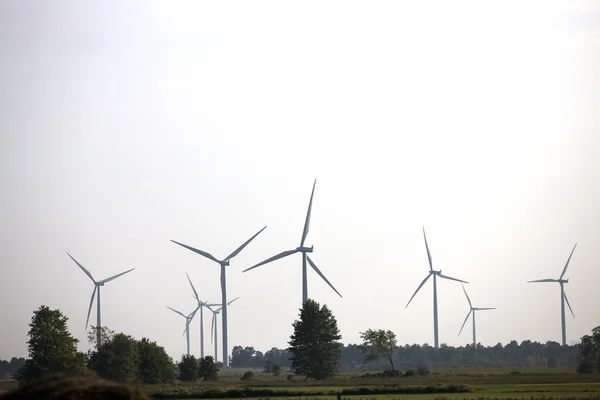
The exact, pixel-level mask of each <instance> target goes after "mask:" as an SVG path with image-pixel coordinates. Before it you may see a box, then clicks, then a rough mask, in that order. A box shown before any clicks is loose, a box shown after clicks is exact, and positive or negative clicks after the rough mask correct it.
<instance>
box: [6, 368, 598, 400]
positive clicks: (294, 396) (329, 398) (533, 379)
mask: <svg viewBox="0 0 600 400" xmlns="http://www.w3.org/2000/svg"><path fill="white" fill-rule="evenodd" d="M245 371H247V369H243V370H241V369H238V370H236V369H231V370H226V371H221V373H220V377H219V381H218V382H215V383H204V382H197V383H173V384H168V385H145V386H142V388H143V389H144V390H145V391H146V392H148V393H149V394H151V395H152V396H153V397H156V398H158V399H172V400H173V399H200V398H204V399H209V398H242V397H249V398H252V397H254V398H270V399H273V400H275V399H282V400H283V399H285V400H304V399H307V400H334V399H336V394H337V393H338V392H340V393H341V394H342V398H344V399H349V400H403V399H414V400H433V399H447V400H454V399H456V400H460V399H531V398H545V399H546V400H549V399H552V398H554V399H558V398H562V399H566V398H571V399H579V398H586V399H594V400H600V374H577V373H575V371H573V370H571V369H535V368H531V369H527V368H522V369H519V370H518V371H516V372H515V370H513V369H501V368H497V369H455V370H443V371H442V370H439V371H433V373H432V374H431V375H429V376H426V377H413V378H391V379H387V378H362V377H361V376H360V375H359V374H341V375H339V376H337V377H335V378H333V379H330V380H326V381H321V382H317V381H312V380H310V381H305V380H304V379H303V378H301V377H294V379H293V380H288V378H287V375H285V374H282V376H277V377H276V376H271V375H263V374H262V373H261V372H260V371H259V370H254V371H253V372H254V373H255V378H254V379H252V380H250V381H245V382H242V381H241V380H240V378H241V376H242V374H243V373H244V372H245ZM14 387H16V383H15V382H14V381H0V394H1V393H2V392H4V391H7V390H10V389H12V388H14Z"/></svg>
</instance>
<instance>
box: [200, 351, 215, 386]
mask: <svg viewBox="0 0 600 400" xmlns="http://www.w3.org/2000/svg"><path fill="white" fill-rule="evenodd" d="M198 377H199V378H202V379H204V380H205V381H216V380H217V379H219V368H218V367H217V365H216V364H215V359H214V358H213V357H212V356H206V357H204V358H201V359H200V365H199V367H198Z"/></svg>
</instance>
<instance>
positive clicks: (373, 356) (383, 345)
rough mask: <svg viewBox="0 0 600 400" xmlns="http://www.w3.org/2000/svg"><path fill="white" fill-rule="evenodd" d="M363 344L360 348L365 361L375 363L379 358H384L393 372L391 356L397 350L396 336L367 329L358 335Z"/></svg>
mask: <svg viewBox="0 0 600 400" xmlns="http://www.w3.org/2000/svg"><path fill="white" fill-rule="evenodd" d="M360 338H361V339H362V340H363V344H362V345H361V346H360V349H361V351H362V352H363V353H364V355H365V361H376V360H377V359H379V358H380V357H384V358H386V359H387V360H388V361H389V362H390V364H391V365H392V371H394V360H393V355H394V352H395V351H396V348H397V341H396V334H395V333H394V332H392V331H390V330H387V331H386V330H383V329H378V330H373V329H368V330H367V331H365V332H361V333H360Z"/></svg>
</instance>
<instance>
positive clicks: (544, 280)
mask: <svg viewBox="0 0 600 400" xmlns="http://www.w3.org/2000/svg"><path fill="white" fill-rule="evenodd" d="M540 282H558V279H538V280H537V281H527V283H540Z"/></svg>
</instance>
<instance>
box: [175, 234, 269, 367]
mask: <svg viewBox="0 0 600 400" xmlns="http://www.w3.org/2000/svg"><path fill="white" fill-rule="evenodd" d="M266 228H267V227H266V226H265V227H264V228H262V229H261V230H260V231H258V232H257V233H256V234H254V236H252V237H251V238H250V239H248V240H246V241H245V242H244V243H243V244H242V245H241V246H240V247H238V248H237V249H235V250H234V251H233V253H231V254H230V255H228V256H227V257H225V258H224V259H223V260H218V259H216V258H215V257H214V256H213V255H212V254H210V253H207V252H205V251H202V250H198V249H196V248H193V247H191V246H188V245H185V244H183V243H179V242H176V241H175V240H171V242H173V243H175V244H178V245H180V246H182V247H185V248H186V249H188V250H191V251H193V252H194V253H198V254H200V255H201V256H204V257H206V258H208V259H210V260H213V261H214V262H216V263H218V264H219V265H221V307H222V308H223V358H224V361H223V367H224V368H227V367H229V361H228V357H227V354H228V348H227V276H226V274H225V267H226V266H228V265H229V260H231V259H232V258H233V257H235V256H237V255H238V254H239V253H240V251H242V250H243V249H244V247H246V246H247V245H248V244H249V243H250V242H251V241H252V240H254V238H255V237H257V236H258V234H259V233H261V232H262V231H264V230H265V229H266Z"/></svg>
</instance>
